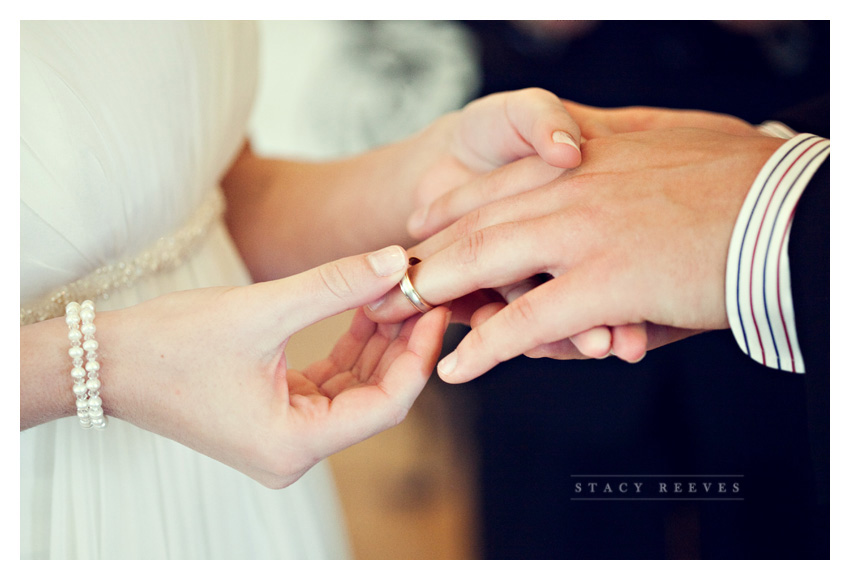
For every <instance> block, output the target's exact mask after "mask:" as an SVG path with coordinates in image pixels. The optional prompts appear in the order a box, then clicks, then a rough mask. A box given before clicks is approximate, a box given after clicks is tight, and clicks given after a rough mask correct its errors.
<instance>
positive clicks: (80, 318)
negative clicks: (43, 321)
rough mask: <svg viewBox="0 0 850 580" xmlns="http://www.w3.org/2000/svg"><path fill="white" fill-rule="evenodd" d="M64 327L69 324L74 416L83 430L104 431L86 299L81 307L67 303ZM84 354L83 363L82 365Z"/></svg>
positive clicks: (90, 311) (90, 308) (90, 313)
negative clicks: (75, 401) (75, 406)
mask: <svg viewBox="0 0 850 580" xmlns="http://www.w3.org/2000/svg"><path fill="white" fill-rule="evenodd" d="M65 324H67V325H68V340H70V341H71V348H70V349H68V354H69V355H71V361H72V362H73V365H74V368H72V369H71V378H72V379H73V381H74V386H73V391H74V396H75V397H76V399H77V417H79V419H80V425H81V426H82V427H83V429H91V428H92V427H95V428H97V429H105V428H106V424H107V421H106V416H105V415H104V414H103V401H102V400H101V398H100V379H99V378H98V372H99V371H100V363H99V362H97V346H98V345H97V341H96V340H95V339H94V332H95V326H94V303H93V302H92V301H91V300H86V301H85V302H83V303H82V305H80V304H77V303H76V302H69V303H68V305H67V306H66V307H65ZM83 355H85V358H86V362H85V366H83Z"/></svg>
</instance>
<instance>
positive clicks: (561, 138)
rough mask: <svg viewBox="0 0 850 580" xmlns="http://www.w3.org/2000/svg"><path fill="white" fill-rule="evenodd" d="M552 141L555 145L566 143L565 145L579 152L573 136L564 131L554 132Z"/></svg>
mask: <svg viewBox="0 0 850 580" xmlns="http://www.w3.org/2000/svg"><path fill="white" fill-rule="evenodd" d="M552 141H554V142H555V143H566V144H567V145H571V146H572V147H575V148H576V149H578V150H579V151H581V149H579V146H578V144H577V143H576V142H575V139H573V136H572V135H570V134H569V133H567V132H566V131H555V132H554V133H552Z"/></svg>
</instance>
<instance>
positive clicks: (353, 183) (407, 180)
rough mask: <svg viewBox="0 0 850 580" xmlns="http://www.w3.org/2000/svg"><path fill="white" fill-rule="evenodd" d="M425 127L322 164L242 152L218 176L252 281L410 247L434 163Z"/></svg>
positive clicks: (434, 135) (435, 136)
mask: <svg viewBox="0 0 850 580" xmlns="http://www.w3.org/2000/svg"><path fill="white" fill-rule="evenodd" d="M440 138H442V137H441V135H440V134H439V132H438V131H434V130H430V131H427V132H425V133H423V134H420V135H418V136H416V137H414V138H411V139H408V140H406V141H403V142H400V143H397V144H394V145H391V146H388V147H384V148H381V149H377V150H374V151H370V152H368V153H365V154H363V155H359V156H356V157H352V158H349V159H343V160H339V161H333V162H327V163H304V162H292V161H285V160H276V159H264V158H260V157H257V156H254V155H252V154H250V153H243V155H242V156H241V157H240V158H239V160H237V162H236V163H235V164H234V166H233V168H232V169H231V170H230V172H229V173H228V175H227V176H226V178H225V179H224V181H223V187H224V190H225V194H226V197H227V201H228V210H227V214H226V219H227V223H228V227H229V228H230V231H231V235H232V236H233V239H234V241H235V242H236V245H237V247H238V248H239V251H240V252H241V254H242V256H243V259H244V260H245V262H246V264H247V265H248V268H249V270H250V272H251V274H252V276H253V277H254V279H255V280H269V279H274V278H280V277H283V276H288V275H291V274H294V273H297V272H300V271H303V270H306V269H308V268H311V267H314V266H316V265H318V264H321V263H325V262H328V261H331V260H334V259H337V258H340V257H343V256H347V255H352V254H356V253H361V252H366V251H369V250H373V249H375V248H379V247H383V246H386V245H389V244H400V245H402V246H409V245H411V244H412V239H411V238H410V237H409V235H408V233H407V231H406V228H405V223H406V220H407V218H408V217H409V215H410V213H411V212H412V211H413V208H414V200H415V191H414V190H415V188H416V184H417V183H418V182H419V180H420V179H421V176H422V175H423V173H424V172H425V171H426V170H427V168H428V167H429V166H430V165H432V164H433V163H434V162H435V160H436V159H435V158H434V157H435V156H434V153H433V151H436V150H438V148H437V147H435V146H433V145H432V143H433V142H435V141H437V140H439V139H440Z"/></svg>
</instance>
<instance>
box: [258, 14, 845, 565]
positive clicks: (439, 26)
mask: <svg viewBox="0 0 850 580" xmlns="http://www.w3.org/2000/svg"><path fill="white" fill-rule="evenodd" d="M260 26H261V34H262V36H261V42H262V52H261V54H262V70H261V81H260V91H259V95H258V101H257V106H256V108H255V112H254V117H253V120H252V140H253V143H254V146H255V148H256V149H257V150H258V151H259V152H261V153H265V154H268V155H287V156H292V157H301V158H306V159H327V158H334V157H339V156H343V155H350V154H354V153H357V152H359V151H362V150H365V149H368V148H373V147H375V146H379V145H382V144H384V143H388V142H390V141H394V140H397V139H400V138H403V137H406V136H408V135H410V134H411V133H413V132H415V131H417V130H419V129H421V128H422V127H424V126H425V125H427V124H428V123H429V122H431V121H432V120H433V119H435V118H436V117H438V116H439V115H441V114H443V113H445V112H448V111H451V110H454V109H457V108H460V107H462V106H463V105H464V104H466V103H467V102H469V101H470V100H472V99H474V98H476V97H477V96H480V95H483V94H488V93H490V92H495V91H502V90H512V89H518V88H523V87H528V86H539V87H543V88H546V89H549V90H551V91H552V92H554V93H556V94H558V95H559V96H561V97H564V98H568V99H571V100H575V101H578V102H582V103H586V104H590V105H595V106H604V107H610V106H627V105H648V106H659V107H673V108H692V109H703V110H710V111H718V112H723V113H729V114H732V115H736V116H738V117H741V118H743V119H745V120H747V121H749V122H752V123H760V122H762V121H764V120H767V119H771V118H774V117H775V116H776V115H778V114H779V113H780V112H781V111H782V110H784V109H786V108H788V107H793V106H795V105H798V104H800V103H803V102H805V101H807V100H809V99H812V98H816V97H819V96H823V95H828V93H829V88H830V78H829V46H830V37H829V35H830V23H829V22H828V21H818V22H800V21H782V22H763V21H734V22H733V21H724V22H714V21H704V22H677V21H663V22H655V21H639V22H619V21H602V22H595V21H594V22H589V21H524V22H508V21H497V22H491V21H474V22H439V21H413V22H404V21H393V22H381V21H369V22H365V21H344V22H338V21H321V22H313V21H309V22H308V21H282V22H263V23H262V24H261V25H260ZM802 129H805V130H811V129H807V128H801V130H802ZM826 132H827V133H828V127H827V128H826ZM824 136H828V134H826V135H824ZM362 219H368V216H363V218H362ZM347 324H348V316H347V315H343V316H340V317H337V318H335V319H331V320H329V321H325V322H323V323H321V324H319V325H316V326H315V327H312V328H310V329H307V331H305V332H304V333H302V334H300V335H298V336H296V337H295V338H294V339H293V341H292V342H291V343H290V345H289V347H288V350H287V357H288V359H289V360H290V361H291V364H292V365H293V366H295V367H301V366H305V365H306V364H308V363H309V362H312V361H314V360H316V359H317V358H320V357H322V356H324V355H325V354H326V353H327V352H328V351H329V349H330V345H331V344H333V342H334V341H335V339H336V338H337V337H338V336H339V335H340V334H341V333H342V331H343V329H344V328H346V327H347ZM463 332H464V329H463V328H454V327H452V329H451V331H450V336H449V337H448V339H447V344H446V348H447V349H450V348H451V346H452V344H455V343H456V342H457V341H458V340H459V339H460V337H462V335H463ZM330 461H331V466H332V469H333V471H334V474H335V476H336V479H337V483H338V486H339V492H340V503H341V505H340V507H341V509H342V510H343V513H344V514H345V515H346V519H347V521H348V524H349V535H350V540H351V546H352V552H353V556H354V557H356V558H363V559H385V558H391V559H472V558H487V559H509V558H522V559H534V558H545V559H571V558H585V559H595V558H604V559H622V558H724V559H728V558H808V557H823V555H824V548H825V547H826V548H828V541H826V540H825V538H824V536H823V535H822V534H823V533H825V532H824V528H823V526H822V525H821V526H820V527H818V526H814V527H813V526H812V525H811V523H812V522H811V521H810V520H811V515H812V510H811V504H810V502H811V497H812V495H813V494H812V473H811V465H810V460H809V453H808V447H807V440H806V417H805V394H804V392H803V389H802V384H801V381H800V379H799V377H795V376H791V375H789V374H787V373H781V372H778V371H772V370H770V369H765V368H761V367H759V366H758V365H755V364H753V363H751V362H750V361H749V360H747V359H746V357H745V356H744V355H743V354H742V353H740V352H738V348H737V346H736V345H735V343H734V340H733V339H732V338H731V335H730V334H729V333H728V332H713V333H707V334H704V335H701V336H699V337H695V338H692V339H689V340H687V341H684V342H682V343H678V344H676V345H672V346H669V347H665V348H663V349H659V350H657V351H653V352H652V353H650V354H649V355H648V356H647V357H646V358H645V359H644V360H643V361H642V362H641V363H640V364H638V365H626V364H624V363H621V362H619V361H616V360H607V359H606V360H601V361H564V362H561V361H546V360H529V359H523V358H520V359H516V360H514V361H510V362H509V363H505V364H503V365H501V366H500V367H498V368H497V369H494V370H493V371H491V372H490V373H488V374H487V375H485V376H484V377H482V378H481V379H479V380H476V381H474V382H473V383H470V384H467V385H460V386H450V385H445V384H442V383H441V382H440V381H439V380H438V379H432V381H431V384H430V385H429V386H428V387H427V388H426V390H425V392H424V393H423V395H422V396H421V397H420V399H419V400H418V401H417V403H416V405H415V406H414V408H413V410H412V412H411V413H410V415H409V417H408V419H407V420H406V421H405V422H404V423H403V424H402V425H400V426H399V427H396V428H395V429H392V430H390V431H388V432H386V433H383V434H382V435H380V436H378V437H375V438H373V439H371V440H369V441H366V442H363V443H361V444H359V445H357V446H355V447H353V448H351V449H348V450H346V451H344V452H343V453H340V454H338V455H337V456H335V457H333V458H332V459H331V460H330ZM587 473H602V474H618V473H619V474H643V475H650V474H698V473H703V474H705V473H711V474H721V473H724V474H730V473H735V474H742V475H743V476H744V477H745V481H746V492H747V495H746V499H745V501H742V502H736V503H734V504H733V503H732V502H727V503H723V504H721V503H720V502H702V503H699V502H576V501H571V500H570V490H571V488H572V483H571V476H574V475H576V474H587ZM589 504H592V505H589ZM813 530H814V531H813ZM819 534H821V535H819Z"/></svg>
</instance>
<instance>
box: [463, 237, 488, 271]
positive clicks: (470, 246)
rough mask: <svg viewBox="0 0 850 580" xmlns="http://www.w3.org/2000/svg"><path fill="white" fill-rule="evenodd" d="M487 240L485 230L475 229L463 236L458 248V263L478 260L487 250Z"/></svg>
mask: <svg viewBox="0 0 850 580" xmlns="http://www.w3.org/2000/svg"><path fill="white" fill-rule="evenodd" d="M486 242H487V239H486V235H485V233H484V230H474V231H473V232H471V233H470V234H469V235H467V236H465V237H464V238H462V239H461V241H460V243H459V244H458V248H457V250H458V251H457V260H458V263H459V264H461V265H468V264H474V263H475V262H477V261H478V260H479V259H480V258H481V255H482V254H483V253H484V251H485V248H486Z"/></svg>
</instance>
